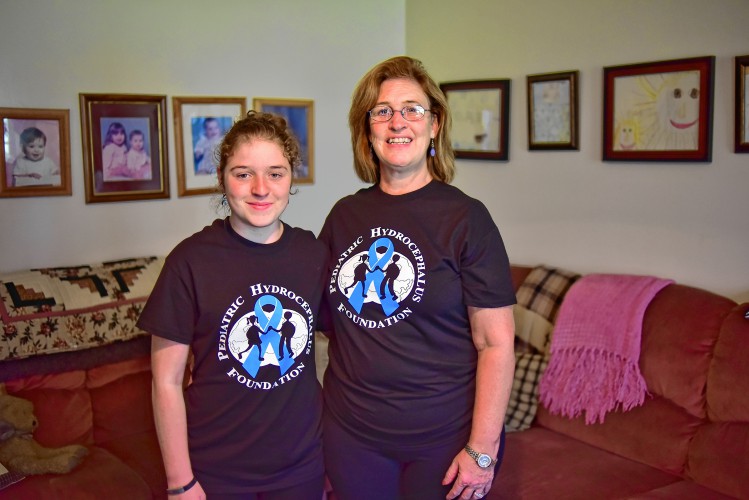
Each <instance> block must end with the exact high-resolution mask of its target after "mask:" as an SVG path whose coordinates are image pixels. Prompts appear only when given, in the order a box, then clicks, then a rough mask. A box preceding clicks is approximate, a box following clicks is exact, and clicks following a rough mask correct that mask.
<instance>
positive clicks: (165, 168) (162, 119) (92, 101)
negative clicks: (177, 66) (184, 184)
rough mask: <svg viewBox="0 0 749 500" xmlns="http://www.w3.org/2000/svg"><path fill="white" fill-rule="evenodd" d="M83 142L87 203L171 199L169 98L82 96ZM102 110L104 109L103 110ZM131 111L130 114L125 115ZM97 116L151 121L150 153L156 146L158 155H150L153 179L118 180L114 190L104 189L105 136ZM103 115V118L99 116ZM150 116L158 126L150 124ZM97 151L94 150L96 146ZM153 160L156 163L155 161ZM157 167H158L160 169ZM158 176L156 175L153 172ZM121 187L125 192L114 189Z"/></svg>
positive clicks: (138, 95)
mask: <svg viewBox="0 0 749 500" xmlns="http://www.w3.org/2000/svg"><path fill="white" fill-rule="evenodd" d="M79 104H80V112H81V142H82V146H83V173H84V181H85V188H86V203H87V204H89V203H109V202H119V201H135V200H155V199H168V198H169V156H168V151H167V122H166V96H165V95H157V94H96V93H80V94H79ZM117 106H119V107H121V108H122V109H120V111H119V113H108V114H107V113H106V111H104V110H105V109H106V107H117ZM99 107H101V108H102V109H101V110H100V109H99ZM126 111H129V113H130V114H122V115H121V113H125V112H126ZM94 115H96V117H98V120H101V119H112V118H121V119H128V118H136V119H137V118H148V119H149V139H150V141H149V144H150V145H151V151H152V152H153V150H154V147H153V146H154V143H155V144H156V154H153V153H152V154H151V155H150V157H151V165H152V176H151V179H148V180H132V181H118V182H117V183H111V184H113V186H111V189H104V187H105V185H106V184H108V183H106V182H103V181H101V179H102V177H103V172H102V168H103V166H102V162H101V158H100V156H101V155H100V154H96V153H100V152H101V142H102V137H101V133H100V130H99V126H100V124H99V121H98V120H97V121H96V123H93V122H94V120H95V119H96V118H95V116H94ZM100 115H101V116H100ZM151 116H153V117H154V118H155V120H154V121H155V123H151V122H150V119H151ZM95 146H96V147H97V150H94V147H95ZM154 160H157V162H156V161H154ZM157 165H158V166H157ZM154 172H155V173H156V175H153V173H154ZM118 184H121V185H122V188H123V189H119V190H116V189H113V187H116V186H117V185H118Z"/></svg>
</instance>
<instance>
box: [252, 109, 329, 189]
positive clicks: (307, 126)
mask: <svg viewBox="0 0 749 500" xmlns="http://www.w3.org/2000/svg"><path fill="white" fill-rule="evenodd" d="M252 107H253V109H255V110H256V111H263V112H265V113H275V114H277V115H281V116H283V117H284V118H285V119H286V122H287V123H288V124H289V127H291V130H293V131H294V134H295V135H296V137H297V139H299V147H300V149H301V153H302V164H301V165H299V166H298V167H295V168H294V172H293V174H294V184H313V183H314V182H315V127H314V117H315V104H314V101H313V100H310V99H276V98H268V97H256V98H254V99H253V100H252Z"/></svg>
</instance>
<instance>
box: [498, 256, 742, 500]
mask: <svg viewBox="0 0 749 500" xmlns="http://www.w3.org/2000/svg"><path fill="white" fill-rule="evenodd" d="M530 271H531V268H529V267H515V268H514V269H513V279H514V281H515V283H516V286H518V285H519V284H520V283H522V282H523V280H524V279H525V278H526V276H528V274H529V273H530ZM640 369H641V372H642V374H643V376H644V378H645V380H646V382H647V386H648V390H649V392H650V393H651V397H649V398H647V399H646V402H645V404H644V405H642V406H640V407H637V408H634V409H633V410H631V411H629V412H626V413H622V412H615V413H610V414H608V415H607V416H606V418H605V421H604V423H602V424H601V423H598V424H593V425H585V422H584V418H583V417H579V418H576V419H568V418H564V417H560V416H556V415H552V414H550V413H549V411H548V410H547V409H546V408H544V407H543V406H540V407H539V409H538V413H537V415H536V418H535V420H534V421H533V425H532V426H531V428H530V429H527V430H523V431H520V432H513V433H509V434H508V438H507V444H506V452H505V458H504V464H503V466H502V469H501V471H500V475H499V477H498V478H497V480H496V482H495V485H494V487H493V489H492V491H491V493H490V494H489V495H488V496H487V497H486V498H489V499H495V500H496V499H550V498H554V499H562V498H564V499H604V498H605V499H612V498H620V499H645V498H650V499H657V498H661V499H681V500H683V499H695V500H696V499H702V500H704V499H722V498H743V499H749V303H745V304H740V305H739V304H736V303H735V302H734V301H732V300H730V299H727V298H725V297H721V296H719V295H716V294H713V293H710V292H708V291H705V290H701V289H698V288H692V287H689V286H684V285H680V284H672V285H669V286H667V287H666V288H664V289H663V290H661V291H660V292H659V293H658V294H657V295H656V296H655V298H654V299H653V300H652V302H651V303H650V305H649V307H648V308H647V310H646V313H645V318H644V321H643V334H642V348H641V355H640Z"/></svg>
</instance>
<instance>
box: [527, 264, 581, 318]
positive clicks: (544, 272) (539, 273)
mask: <svg viewBox="0 0 749 500" xmlns="http://www.w3.org/2000/svg"><path fill="white" fill-rule="evenodd" d="M579 278H580V275H579V274H577V273H573V272H570V271H564V270H561V269H556V268H553V267H546V266H537V267H535V268H534V269H533V270H532V271H531V272H530V273H529V274H528V276H527V277H526V278H525V280H524V281H523V283H521V285H520V287H519V288H518V291H517V294H516V295H517V300H518V305H520V306H523V307H526V308H528V309H530V310H531V311H535V312H537V313H538V314H540V315H541V316H543V317H544V318H546V319H547V320H549V321H550V322H551V323H552V324H553V323H554V322H556V319H557V314H558V313H559V306H560V305H561V304H562V299H563V298H564V295H565V294H566V293H567V290H569V289H570V287H571V286H572V284H573V283H575V281H577V280H578V279H579Z"/></svg>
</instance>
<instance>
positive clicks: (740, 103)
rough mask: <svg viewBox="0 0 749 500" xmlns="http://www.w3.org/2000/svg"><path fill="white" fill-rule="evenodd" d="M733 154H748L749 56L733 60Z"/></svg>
mask: <svg viewBox="0 0 749 500" xmlns="http://www.w3.org/2000/svg"><path fill="white" fill-rule="evenodd" d="M734 67H735V91H736V97H735V101H734V106H735V123H734V130H735V138H734V152H736V153H749V109H747V108H749V84H747V80H749V55H745V56H737V57H736V58H735V63H734Z"/></svg>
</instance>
